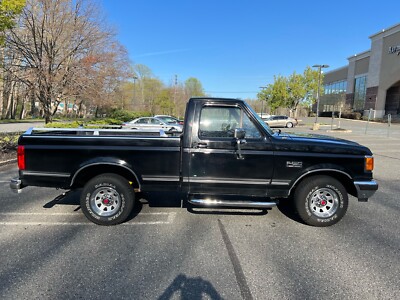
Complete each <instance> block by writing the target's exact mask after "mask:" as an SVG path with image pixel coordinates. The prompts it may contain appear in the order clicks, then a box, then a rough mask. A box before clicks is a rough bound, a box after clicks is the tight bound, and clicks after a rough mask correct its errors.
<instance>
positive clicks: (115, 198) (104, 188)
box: [80, 173, 135, 225]
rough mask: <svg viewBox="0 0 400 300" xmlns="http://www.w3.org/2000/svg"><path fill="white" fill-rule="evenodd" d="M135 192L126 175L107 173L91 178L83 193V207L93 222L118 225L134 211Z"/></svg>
mask: <svg viewBox="0 0 400 300" xmlns="http://www.w3.org/2000/svg"><path fill="white" fill-rule="evenodd" d="M134 202H135V193H134V190H133V188H132V186H131V185H130V184H129V182H128V180H126V179H125V178H124V177H122V176H120V175H117V174H112V173H105V174H101V175H99V176H96V177H94V178H92V179H91V180H89V181H88V182H87V183H86V185H85V186H84V188H83V190H82V194H81V200H80V204H81V209H82V211H83V213H84V214H85V216H86V218H88V219H89V220H90V221H92V222H93V223H96V224H98V225H116V224H119V223H122V222H124V221H125V220H126V219H127V218H128V216H129V215H130V213H131V212H132V209H133V206H134Z"/></svg>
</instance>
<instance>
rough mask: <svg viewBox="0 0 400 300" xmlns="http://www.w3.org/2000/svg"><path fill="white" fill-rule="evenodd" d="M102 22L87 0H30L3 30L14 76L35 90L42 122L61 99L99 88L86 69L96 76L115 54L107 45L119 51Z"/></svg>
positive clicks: (49, 119) (53, 111)
mask: <svg viewBox="0 0 400 300" xmlns="http://www.w3.org/2000/svg"><path fill="white" fill-rule="evenodd" d="M104 24H105V22H104V20H103V19H102V18H101V14H100V13H99V10H98V7H97V6H95V5H94V4H92V3H91V2H89V1H88V0H28V1H27V4H26V6H25V8H24V9H23V10H22V13H21V17H20V20H19V22H18V24H17V25H18V26H16V27H15V28H13V29H11V30H10V31H9V34H7V36H6V47H8V48H9V49H10V51H11V52H12V53H15V54H17V55H18V62H17V64H16V65H17V66H18V68H19V71H20V72H19V73H15V76H17V77H18V79H19V80H21V81H22V82H24V83H25V84H26V85H27V86H28V87H29V89H30V90H32V91H33V93H34V96H35V98H36V99H38V101H39V102H40V104H41V107H42V109H43V115H44V117H45V122H46V123H48V122H50V121H51V120H52V118H53V116H54V114H55V113H56V112H57V109H58V105H59V104H60V103H61V101H63V100H64V99H66V98H69V97H75V96H76V94H77V91H86V92H88V91H90V90H92V91H94V90H96V88H97V87H98V86H97V87H96V85H94V86H93V83H94V81H93V80H92V81H88V80H86V81H83V82H82V81H81V80H82V78H83V77H82V72H85V71H86V72H87V74H88V75H89V76H88V77H89V78H93V79H95V80H97V79H99V78H100V77H101V75H100V74H101V73H103V75H104V73H105V68H104V66H105V65H106V64H107V63H109V62H110V60H112V59H110V57H112V56H113V55H114V54H115V53H114V54H112V51H110V50H116V52H118V51H119V50H118V47H119V46H118V45H117V43H116V42H115V41H114V36H115V34H114V33H113V32H112V31H111V30H109V29H108V28H107V27H106V26H105V25H104ZM116 60H117V59H115V61H116ZM89 69H90V70H89ZM89 71H90V72H89ZM95 72H97V73H96V75H93V74H94V73H95ZM83 74H85V73H83ZM106 78H108V79H109V77H108V76H103V77H102V80H106ZM101 91H104V88H103V89H102V90H101ZM88 94H89V93H88Z"/></svg>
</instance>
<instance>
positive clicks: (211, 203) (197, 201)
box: [189, 198, 278, 208]
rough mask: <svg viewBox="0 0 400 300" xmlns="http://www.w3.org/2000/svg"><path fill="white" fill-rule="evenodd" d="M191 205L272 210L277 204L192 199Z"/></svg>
mask: <svg viewBox="0 0 400 300" xmlns="http://www.w3.org/2000/svg"><path fill="white" fill-rule="evenodd" d="M189 203H191V204H193V205H197V206H208V207H210V206H225V207H244V208H272V207H274V206H276V205H277V204H278V203H277V202H262V201H237V200H212V199H194V198H193V199H190V200H189Z"/></svg>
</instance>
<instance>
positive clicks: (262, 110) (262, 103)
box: [260, 86, 267, 118]
mask: <svg viewBox="0 0 400 300" xmlns="http://www.w3.org/2000/svg"><path fill="white" fill-rule="evenodd" d="M266 88H267V87H266V86H260V89H261V91H263V90H264V89H266ZM263 113H264V100H261V118H262V116H263Z"/></svg>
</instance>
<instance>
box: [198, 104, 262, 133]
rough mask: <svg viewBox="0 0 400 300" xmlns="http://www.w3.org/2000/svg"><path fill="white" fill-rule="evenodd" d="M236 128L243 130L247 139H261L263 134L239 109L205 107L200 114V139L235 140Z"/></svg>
mask: <svg viewBox="0 0 400 300" xmlns="http://www.w3.org/2000/svg"><path fill="white" fill-rule="evenodd" d="M235 128H243V129H244V130H245V131H246V138H257V139H258V138H261V133H260V132H259V131H258V129H257V128H256V126H255V125H254V124H253V122H252V121H251V120H250V119H249V117H248V116H247V115H246V114H245V113H244V112H243V111H242V110H241V109H240V108H239V107H214V106H209V107H208V106H206V107H203V109H202V111H201V114H200V128H199V137H200V138H202V139H208V138H233V137H234V132H235Z"/></svg>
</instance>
